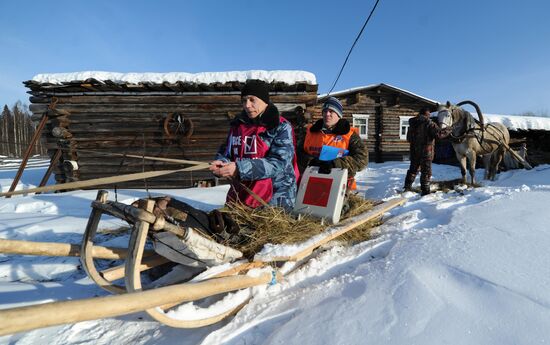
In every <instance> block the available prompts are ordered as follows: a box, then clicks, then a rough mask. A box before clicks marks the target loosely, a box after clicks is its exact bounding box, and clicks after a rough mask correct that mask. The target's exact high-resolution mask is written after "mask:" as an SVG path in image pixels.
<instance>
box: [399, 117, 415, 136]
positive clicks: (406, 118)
mask: <svg viewBox="0 0 550 345" xmlns="http://www.w3.org/2000/svg"><path fill="white" fill-rule="evenodd" d="M413 117H414V116H412V115H403V116H399V139H401V140H407V133H409V127H410V126H409V119H411V118H413ZM403 120H405V121H406V122H405V127H407V130H406V131H405V134H403V133H402V129H403Z"/></svg>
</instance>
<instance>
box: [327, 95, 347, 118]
mask: <svg viewBox="0 0 550 345" xmlns="http://www.w3.org/2000/svg"><path fill="white" fill-rule="evenodd" d="M325 109H331V110H333V111H335V112H336V114H338V117H340V118H342V116H344V108H343V107H342V103H340V101H339V100H338V98H335V97H329V98H328V99H327V100H326V101H325V104H323V110H325Z"/></svg>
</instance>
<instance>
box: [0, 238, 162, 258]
mask: <svg viewBox="0 0 550 345" xmlns="http://www.w3.org/2000/svg"><path fill="white" fill-rule="evenodd" d="M0 253H2V254H11V255H14V254H15V255H37V256H80V253H81V250H80V245H79V244H71V243H54V242H32V241H19V240H6V239H1V238H0ZM126 254H127V249H126V248H112V247H101V246H95V245H94V246H93V247H92V257H94V258H96V259H109V260H120V259H124V258H125V257H126ZM151 254H153V252H152V251H148V252H147V254H146V256H150V255H151Z"/></svg>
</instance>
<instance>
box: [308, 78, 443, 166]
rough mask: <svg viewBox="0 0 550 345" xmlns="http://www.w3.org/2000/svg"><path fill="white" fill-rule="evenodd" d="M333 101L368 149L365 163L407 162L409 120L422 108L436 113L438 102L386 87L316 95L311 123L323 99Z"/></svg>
mask: <svg viewBox="0 0 550 345" xmlns="http://www.w3.org/2000/svg"><path fill="white" fill-rule="evenodd" d="M329 96H332V97H336V98H338V99H339V100H340V102H342V105H343V106H344V118H346V119H348V120H349V121H350V123H352V124H353V126H354V127H356V128H358V129H359V133H360V136H361V137H362V138H363V139H364V140H365V141H366V143H367V146H368V148H369V160H371V161H374V162H384V161H389V160H399V161H401V160H408V159H409V143H408V142H407V131H408V128H409V119H410V118H411V117H413V116H415V115H416V114H417V113H418V111H419V110H420V109H421V108H423V107H428V108H429V109H430V110H431V111H435V110H436V109H437V105H438V102H436V101H434V100H431V99H428V98H426V97H422V96H419V95H417V94H414V93H412V92H409V91H407V90H404V89H400V88H397V87H395V86H391V85H388V84H383V83H381V84H374V85H368V86H362V87H356V88H352V89H348V90H343V91H338V92H333V93H331V94H330V95H327V94H325V95H320V96H319V98H318V104H317V107H315V108H314V109H313V110H314V115H313V116H312V117H313V120H316V119H318V118H321V106H322V104H323V102H324V100H326V99H327V97H329Z"/></svg>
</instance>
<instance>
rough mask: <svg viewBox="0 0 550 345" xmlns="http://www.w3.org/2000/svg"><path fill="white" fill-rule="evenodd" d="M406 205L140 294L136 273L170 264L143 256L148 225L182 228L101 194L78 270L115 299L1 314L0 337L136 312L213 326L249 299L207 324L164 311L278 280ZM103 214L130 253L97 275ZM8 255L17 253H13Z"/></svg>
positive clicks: (390, 204)
mask: <svg viewBox="0 0 550 345" xmlns="http://www.w3.org/2000/svg"><path fill="white" fill-rule="evenodd" d="M406 201H407V200H406V199H405V198H397V199H392V200H389V201H386V202H384V203H382V204H380V205H377V206H375V207H374V208H373V209H372V210H370V211H368V212H365V213H362V214H360V215H358V216H355V217H352V218H349V219H346V220H344V221H342V222H340V223H339V224H337V225H335V226H332V227H329V228H328V229H327V230H326V231H325V232H324V233H323V234H322V235H320V236H318V237H316V239H315V241H314V243H310V244H309V245H305V246H303V247H300V248H299V249H297V250H295V253H294V254H292V255H286V256H282V257H276V256H269V255H264V256H257V257H256V258H255V259H254V261H252V262H245V261H240V262H236V263H234V264H232V265H230V267H229V268H227V269H226V270H224V271H221V272H218V273H217V274H215V275H210V276H206V277H205V278H202V279H199V280H195V279H194V280H193V281H190V282H185V283H181V284H175V285H170V286H163V287H158V288H154V289H150V290H142V281H141V276H140V272H142V271H144V270H146V269H148V268H152V267H155V266H157V265H159V264H162V263H163V262H167V261H168V260H167V259H164V258H163V257H160V256H158V255H156V254H150V253H146V252H144V247H145V242H146V239H147V234H148V232H149V230H150V229H151V226H152V229H153V231H159V230H163V231H170V232H173V233H176V234H179V235H180V236H182V235H184V234H185V229H182V228H179V227H177V226H175V225H173V224H170V223H166V222H164V219H162V218H157V217H155V216H154V215H153V213H151V211H152V209H153V207H154V201H152V200H145V201H143V202H142V203H141V204H140V208H135V207H133V206H129V205H125V204H121V203H116V202H108V201H107V192H106V191H99V192H98V194H97V198H96V200H95V201H93V202H92V212H91V214H90V218H89V220H88V224H87V226H86V231H85V234H84V236H83V241H82V246H81V248H80V253H81V255H80V257H81V261H82V265H83V266H84V268H85V270H86V272H87V273H88V275H89V276H90V278H91V279H92V280H93V281H94V282H95V283H97V284H98V285H99V286H100V287H102V288H104V289H106V290H108V291H110V292H113V293H115V295H113V296H106V297H94V298H87V299H81V300H72V301H61V302H49V303H43V304H39V305H31V306H26V307H17V308H11V309H5V310H0V319H2V320H3V322H1V323H0V336H2V335H6V334H12V333H16V332H21V331H28V330H32V329H37V328H42V327H48V326H53V325H60V324H66V323H76V322H80V321H86V320H95V319H101V318H106V317H112V316H120V315H126V314H131V313H135V312H138V311H146V312H147V313H148V314H149V315H150V316H151V317H152V318H153V319H155V320H157V321H159V322H161V323H164V324H166V325H169V326H171V327H179V328H195V327H202V326H207V325H211V324H213V323H216V322H218V321H221V320H223V319H224V318H226V317H228V316H230V315H232V314H235V313H236V312H238V311H239V310H240V309H241V308H242V307H243V306H244V305H246V303H248V301H249V299H250V298H251V297H250V298H248V299H246V300H245V301H244V302H241V303H240V304H239V305H237V306H236V307H231V308H229V310H225V311H223V312H220V313H218V314H217V315H213V316H211V317H209V318H206V319H199V320H179V319H174V318H171V317H169V316H168V315H167V314H165V313H164V312H163V310H164V309H169V308H171V307H173V306H176V305H179V304H181V303H184V302H191V301H198V300H200V299H203V298H206V297H211V296H214V295H218V294H221V293H227V292H231V291H237V290H242V289H246V288H250V287H253V286H258V285H265V284H272V283H273V282H276V281H280V280H281V279H282V278H283V277H282V274H281V272H278V271H275V270H274V269H273V268H272V267H271V265H272V264H273V263H275V262H280V263H282V262H286V261H296V262H305V260H306V259H307V258H308V257H309V256H310V255H311V254H312V253H313V251H314V250H315V249H317V248H319V247H320V246H321V245H323V244H325V243H327V242H329V241H331V240H333V239H335V238H336V237H338V236H340V235H342V234H344V233H346V232H348V231H350V230H352V229H354V228H355V227H357V226H359V225H361V224H364V223H365V222H368V221H369V220H372V219H375V218H377V217H379V216H381V215H382V214H383V213H385V212H387V211H389V210H390V209H392V208H394V207H396V206H400V205H402V204H404V203H405V202H406ZM103 213H107V214H109V215H112V216H115V217H117V218H120V219H125V220H128V219H130V220H132V221H133V224H134V229H133V232H132V234H131V237H130V240H129V248H128V251H127V252H126V253H124V255H123V254H117V255H118V256H117V258H123V257H125V258H126V259H125V263H124V265H123V266H120V267H114V268H111V269H108V270H105V271H102V272H99V271H98V270H97V268H96V266H95V262H94V258H101V257H102V256H100V255H97V253H98V252H100V251H103V250H105V249H109V248H103V247H99V246H94V244H93V239H94V237H95V234H96V232H97V227H98V224H99V221H100V218H101V216H102V214H103ZM6 242H11V241H6ZM4 247H6V246H4ZM8 247H13V245H12V244H11V245H10V246H8ZM98 249H99V250H98ZM0 252H3V251H2V241H0ZM4 252H5V251H4ZM8 252H9V248H8ZM11 252H12V253H15V251H13V250H12V251H11ZM19 254H21V253H19ZM146 255H148V256H146ZM298 265H299V264H298ZM254 268H269V271H268V272H267V271H265V270H264V271H260V272H259V274H256V275H255V276H251V275H246V274H243V273H245V272H248V271H249V270H250V269H254ZM122 277H124V286H119V285H114V284H113V283H112V282H113V281H114V280H117V279H120V278H122Z"/></svg>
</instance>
